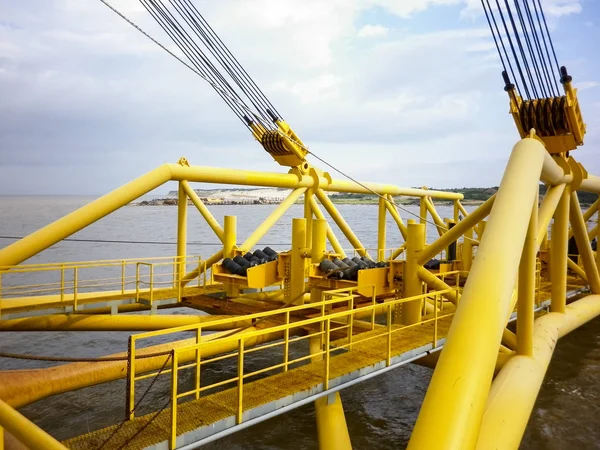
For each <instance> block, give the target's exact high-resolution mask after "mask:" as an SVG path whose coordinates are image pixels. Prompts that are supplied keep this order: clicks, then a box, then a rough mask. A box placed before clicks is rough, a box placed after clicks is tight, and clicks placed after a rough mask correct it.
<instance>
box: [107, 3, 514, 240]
mask: <svg viewBox="0 0 600 450" xmlns="http://www.w3.org/2000/svg"><path fill="white" fill-rule="evenodd" d="M140 1H143V0H140ZM145 1H160V0H145ZM175 1H176V0H175ZM496 1H498V0H496ZM100 2H102V3H103V4H104V5H106V6H108V7H109V8H110V9H111V10H112V11H113V12H115V13H116V14H118V15H119V16H120V17H121V18H122V19H124V20H125V21H126V22H127V23H129V24H130V25H132V26H133V27H134V28H135V29H137V30H138V31H140V32H141V33H142V34H143V35H144V36H146V37H147V38H149V39H150V40H151V41H152V42H154V43H156V44H157V45H158V46H159V47H160V48H162V49H163V50H165V51H166V52H167V53H169V54H170V55H171V56H173V57H174V58H175V59H177V60H178V61H179V62H181V63H182V64H184V65H185V66H186V67H188V68H189V69H190V70H192V71H193V72H194V73H196V74H197V75H198V76H200V77H201V78H202V79H204V80H205V81H207V82H208V83H209V84H210V85H211V86H212V87H213V88H214V89H215V90H217V92H219V93H222V94H223V96H225V97H228V98H229V99H232V100H233V99H234V98H235V97H233V96H232V95H231V93H230V92H228V91H226V90H224V89H223V88H222V87H221V86H220V85H218V84H217V83H214V82H213V81H211V80H210V79H209V78H208V77H206V76H204V75H202V74H201V73H200V72H199V71H198V70H196V69H194V68H193V67H192V66H190V65H189V64H187V63H186V62H185V61H183V60H182V59H181V58H179V57H178V56H177V55H175V54H174V53H173V52H172V51H170V50H169V49H167V48H166V47H165V46H164V45H162V44H160V43H159V42H158V41H157V40H156V39H154V38H153V37H151V36H150V35H149V34H148V33H146V32H145V31H143V30H142V29H141V28H140V27H139V26H138V25H136V24H135V23H134V22H133V21H132V20H131V19H129V18H127V17H126V16H125V15H124V14H123V13H121V12H120V11H118V10H117V9H116V8H114V7H113V6H111V5H110V4H109V3H108V2H107V1H106V0H100ZM517 63H518V61H517ZM235 101H236V102H240V103H241V104H243V107H244V109H245V110H246V111H247V112H248V113H250V114H251V116H252V117H255V118H256V119H258V118H259V117H260V115H259V114H258V113H256V112H254V111H253V110H251V109H250V108H249V107H248V106H247V105H245V104H244V103H243V102H241V100H239V99H236V100H235ZM246 126H247V123H246ZM275 130H276V131H278V132H279V134H280V135H281V136H282V137H283V138H284V139H287V140H289V141H290V142H292V143H293V144H295V145H297V146H298V147H300V148H302V149H303V150H305V151H306V152H307V154H310V155H312V156H313V157H314V158H315V159H317V160H319V161H320V162H322V163H323V164H325V165H326V166H328V167H330V168H331V169H333V170H335V171H336V172H338V173H339V174H340V175H342V176H343V177H345V178H347V179H348V180H350V181H352V182H353V183H356V184H357V185H358V186H360V187H362V188H363V189H365V190H366V191H368V192H369V193H371V194H372V195H375V196H377V197H378V198H380V199H382V200H384V201H385V202H387V203H389V204H391V205H393V206H395V207H396V208H398V209H400V210H401V211H404V212H406V213H407V214H409V215H411V216H414V217H416V218H417V219H419V220H421V221H423V222H425V223H428V224H430V225H433V226H434V227H436V228H437V229H441V230H443V231H448V230H449V228H448V227H444V226H441V225H438V224H436V223H435V222H433V221H430V220H429V219H427V218H426V217H423V216H421V215H420V214H417V213H414V212H412V211H410V210H409V209H408V208H405V207H404V206H402V205H400V204H398V203H396V202H395V201H394V200H393V199H390V198H388V197H387V196H384V195H381V194H379V193H378V192H376V191H375V190H373V189H371V188H370V187H369V186H367V185H366V184H364V183H361V182H360V181H358V180H356V179H355V178H353V177H351V176H350V175H348V174H346V173H345V172H343V171H342V170H340V169H338V168H337V167H335V166H334V165H333V164H331V163H328V162H327V161H325V160H324V159H323V158H321V157H320V156H318V155H317V154H316V153H314V152H313V151H312V150H310V149H309V148H308V147H307V146H306V145H304V144H302V143H301V142H298V141H297V140H295V139H294V138H292V137H291V136H288V135H287V134H285V133H282V132H281V131H280V130H279V129H278V128H276V129H275ZM463 239H465V240H469V241H471V242H473V243H478V241H477V240H476V239H473V238H469V237H467V236H463Z"/></svg>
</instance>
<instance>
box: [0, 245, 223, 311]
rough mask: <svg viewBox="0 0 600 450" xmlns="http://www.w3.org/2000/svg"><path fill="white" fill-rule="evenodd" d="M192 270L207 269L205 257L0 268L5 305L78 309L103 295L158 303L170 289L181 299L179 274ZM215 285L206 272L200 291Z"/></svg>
mask: <svg viewBox="0 0 600 450" xmlns="http://www.w3.org/2000/svg"><path fill="white" fill-rule="evenodd" d="M189 267H192V268H204V269H206V261H205V260H202V258H201V257H200V256H186V257H177V256H173V257H158V258H144V259H121V260H102V261H83V262H67V263H48V264H28V265H19V266H14V267H0V301H1V300H8V301H10V300H18V299H24V300H31V302H35V301H36V299H43V301H44V302H64V301H72V302H73V303H74V306H75V307H76V306H77V303H78V301H79V300H82V299H87V298H90V297H93V296H94V295H95V294H98V295H100V296H112V295H114V296H119V295H132V296H135V299H136V301H139V300H140V298H147V297H150V298H149V300H150V302H152V300H153V299H154V297H155V295H156V293H157V292H159V291H166V290H171V291H173V292H174V293H175V294H174V296H175V297H177V298H178V299H180V298H181V294H182V287H181V285H180V283H178V282H177V274H178V273H182V274H185V273H186V270H187V268H189ZM211 283H212V278H211V274H209V273H208V272H207V270H203V271H202V275H201V276H200V277H198V279H197V286H196V287H199V286H207V285H209V284H211ZM188 287H193V286H190V285H188ZM75 309H76V308H75Z"/></svg>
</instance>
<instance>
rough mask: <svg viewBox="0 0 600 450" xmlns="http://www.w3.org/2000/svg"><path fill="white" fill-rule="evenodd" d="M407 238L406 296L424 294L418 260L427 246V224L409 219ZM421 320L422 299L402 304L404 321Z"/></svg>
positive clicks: (407, 322) (414, 321)
mask: <svg viewBox="0 0 600 450" xmlns="http://www.w3.org/2000/svg"><path fill="white" fill-rule="evenodd" d="M407 234H408V236H407V239H406V266H405V268H404V297H405V298H406V297H412V296H415V295H421V294H422V281H421V279H420V278H419V275H418V269H419V267H421V266H420V264H419V262H418V260H419V257H420V256H421V252H422V251H423V249H424V248H425V224H423V223H416V222H415V221H414V220H412V219H410V220H409V221H408V233H407ZM420 321H421V301H420V300H415V301H412V302H406V303H403V304H402V322H403V323H404V324H405V325H410V324H413V323H417V322H420Z"/></svg>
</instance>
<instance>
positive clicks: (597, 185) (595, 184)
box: [578, 175, 600, 194]
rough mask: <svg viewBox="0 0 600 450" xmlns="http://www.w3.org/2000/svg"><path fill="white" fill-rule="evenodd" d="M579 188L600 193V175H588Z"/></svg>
mask: <svg viewBox="0 0 600 450" xmlns="http://www.w3.org/2000/svg"><path fill="white" fill-rule="evenodd" d="M578 189H580V190H582V191H587V192H595V193H596V194H598V193H600V177H598V176H596V175H588V177H587V178H584V179H583V180H582V181H581V184H580V185H579V188H578Z"/></svg>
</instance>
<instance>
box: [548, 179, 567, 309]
mask: <svg viewBox="0 0 600 450" xmlns="http://www.w3.org/2000/svg"><path fill="white" fill-rule="evenodd" d="M570 195H571V193H570V188H569V187H566V188H565V190H564V192H563V194H562V196H561V197H560V201H559V202H558V206H557V207H556V211H555V212H554V222H553V223H552V241H551V248H550V281H551V282H552V285H551V290H552V292H551V303H550V310H551V311H552V312H564V311H565V304H566V303H565V302H566V299H565V292H566V291H567V259H568V258H567V249H568V245H569V242H568V241H569V239H568V233H569V200H570V198H571V197H570Z"/></svg>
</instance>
